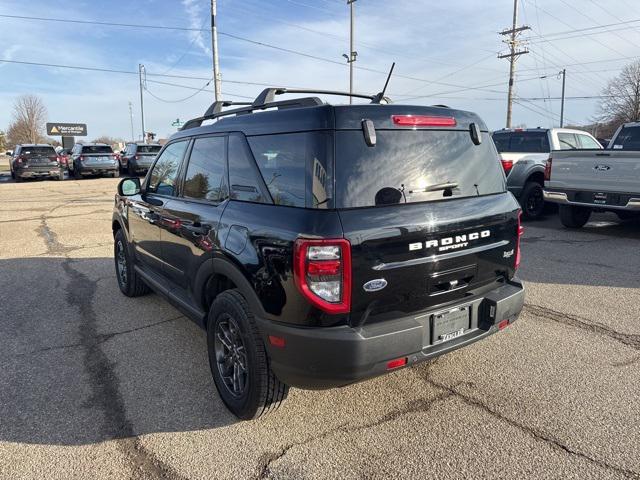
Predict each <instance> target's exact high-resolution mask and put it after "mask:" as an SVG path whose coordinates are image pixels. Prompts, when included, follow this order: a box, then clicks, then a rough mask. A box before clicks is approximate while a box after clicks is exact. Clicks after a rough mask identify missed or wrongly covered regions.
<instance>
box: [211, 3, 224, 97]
mask: <svg viewBox="0 0 640 480" xmlns="http://www.w3.org/2000/svg"><path fill="white" fill-rule="evenodd" d="M217 10H218V9H217V0H211V52H212V53H213V85H214V91H215V99H216V102H219V101H220V100H222V91H221V90H222V75H220V63H219V60H218V27H217V25H216V15H217Z"/></svg>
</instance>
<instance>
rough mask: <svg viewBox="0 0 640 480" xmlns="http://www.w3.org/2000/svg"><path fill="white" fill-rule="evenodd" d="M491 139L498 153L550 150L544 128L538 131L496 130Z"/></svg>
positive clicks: (542, 151)
mask: <svg viewBox="0 0 640 480" xmlns="http://www.w3.org/2000/svg"><path fill="white" fill-rule="evenodd" d="M493 141H494V142H495V144H496V148H497V149H498V152H500V153H503V152H507V153H548V152H550V151H551V147H550V146H549V138H548V136H547V131H546V130H542V131H540V132H496V133H494V134H493Z"/></svg>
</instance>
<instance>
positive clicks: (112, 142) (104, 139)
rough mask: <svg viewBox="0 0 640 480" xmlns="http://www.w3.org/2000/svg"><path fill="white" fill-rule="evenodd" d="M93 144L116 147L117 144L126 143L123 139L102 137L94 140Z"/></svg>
mask: <svg viewBox="0 0 640 480" xmlns="http://www.w3.org/2000/svg"><path fill="white" fill-rule="evenodd" d="M93 143H106V144H107V145H115V144H116V143H125V141H124V140H123V139H121V138H115V137H109V136H107V135H102V136H101V137H98V138H96V139H94V140H93Z"/></svg>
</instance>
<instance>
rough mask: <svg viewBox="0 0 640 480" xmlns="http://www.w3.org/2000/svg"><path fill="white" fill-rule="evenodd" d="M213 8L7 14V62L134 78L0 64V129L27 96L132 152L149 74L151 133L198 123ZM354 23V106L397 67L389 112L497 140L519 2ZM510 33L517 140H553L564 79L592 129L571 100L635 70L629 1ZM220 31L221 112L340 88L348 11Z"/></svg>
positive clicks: (27, 4)
mask: <svg viewBox="0 0 640 480" xmlns="http://www.w3.org/2000/svg"><path fill="white" fill-rule="evenodd" d="M53 5H55V6H53ZM480 5H482V6H480ZM209 6H210V0H136V1H131V0H129V1H126V0H110V1H100V0H95V1H82V0H57V1H56V2H51V1H50V0H44V1H42V0H1V1H0V60H13V61H23V62H35V63H48V64H57V65H69V66H82V67H92V68H101V69H110V70H119V71H124V72H133V73H115V72H96V71H86V70H74V69H66V68H60V67H42V66H34V65H22V64H12V63H3V62H1V61H0V130H1V129H5V128H6V126H8V124H9V122H10V121H11V115H12V113H11V112H12V106H13V103H14V101H15V99H16V97H17V96H19V95H22V94H36V95H38V96H40V97H41V98H42V100H43V101H44V103H45V105H46V107H47V109H48V117H49V121H52V122H80V123H86V124H87V127H88V139H92V138H96V137H98V136H102V135H108V136H113V137H120V138H123V139H127V140H128V139H130V138H131V137H132V132H131V117H130V114H129V102H131V104H132V112H133V136H134V137H135V138H139V137H140V132H141V116H140V92H139V81H138V76H137V73H135V72H137V71H138V65H139V64H143V65H144V66H145V70H146V72H147V75H146V88H145V89H144V91H143V96H144V114H145V121H146V129H147V131H152V132H155V133H157V134H158V136H159V137H167V136H169V135H170V134H171V133H173V132H175V130H176V127H174V126H172V125H171V123H172V122H173V121H174V120H176V119H178V118H179V119H180V120H183V121H184V120H187V119H189V118H193V117H196V116H199V115H202V113H204V111H205V110H206V109H207V107H208V106H209V104H210V103H211V102H212V101H213V99H214V95H213V84H212V83H210V84H209V85H207V82H208V80H210V79H211V77H212V66H211V63H212V62H211V36H210V32H209V31H208V30H207V29H208V28H209V25H210V17H209ZM355 12H356V17H355V18H356V22H355V50H356V51H357V52H358V56H357V61H356V63H355V64H354V65H355V67H356V69H355V73H354V76H355V80H354V83H355V86H354V90H355V91H357V92H364V93H377V92H378V91H380V90H381V88H382V86H383V84H384V81H385V73H384V72H386V71H388V69H389V68H390V66H391V63H392V62H396V68H395V71H394V76H393V77H392V79H391V82H390V84H389V88H388V96H389V97H391V99H392V100H393V101H394V102H395V103H401V104H420V105H431V104H445V105H449V106H451V107H454V108H459V109H463V110H471V111H475V112H476V113H478V114H479V115H480V116H481V117H482V118H483V119H484V120H485V121H486V122H487V124H488V125H489V128H491V129H498V128H502V127H504V125H505V117H506V103H507V101H506V91H507V81H508V69H509V65H508V61H507V60H505V59H499V58H497V56H498V54H499V53H505V52H506V51H507V47H506V45H504V44H503V43H502V40H503V39H504V38H503V37H501V36H500V35H499V34H498V32H500V31H502V30H504V29H506V28H510V26H511V21H512V13H513V1H512V0H492V1H491V2H478V1H477V0H449V1H447V2H440V1H438V2H436V1H431V0H357V1H356V3H355ZM2 15H13V16H26V17H42V18H49V19H52V18H53V19H67V20H80V21H99V22H108V23H126V24H136V25H147V26H149V25H151V26H169V27H175V28H178V29H176V30H171V29H152V28H140V27H135V28H134V27H122V26H105V25H91V24H82V23H62V22H52V21H42V20H33V19H24V18H9V17H3V16H2ZM633 20H637V22H634V21H633ZM621 22H627V23H621ZM518 23H519V24H524V25H528V26H530V27H531V30H528V31H526V32H524V33H523V35H522V39H527V42H526V46H527V48H528V49H529V50H530V53H529V54H526V55H522V56H521V57H519V59H518V61H517V65H516V72H517V77H516V79H517V80H516V95H517V103H516V104H515V105H514V113H513V124H514V125H526V126H528V127H537V126H541V127H550V126H558V125H559V115H560V101H559V97H560V93H561V87H562V82H561V79H560V78H559V76H558V72H559V71H560V70H562V69H563V68H566V70H567V77H566V95H567V97H568V99H567V101H566V104H565V123H572V124H587V123H590V122H591V121H592V120H593V118H594V117H595V116H596V114H597V112H598V99H597V98H572V97H593V96H597V95H600V94H601V92H602V88H603V87H604V86H605V85H606V83H607V81H608V80H609V79H611V78H613V77H614V76H615V75H616V74H617V73H618V72H619V71H620V69H621V68H622V67H624V65H626V64H628V63H630V62H632V61H634V60H637V59H638V58H640V56H639V55H640V53H638V52H639V51H640V50H639V49H640V3H638V2H637V0H607V1H606V2H605V1H604V0H521V1H520V9H519V22H518ZM607 25H609V26H607ZM603 26H607V27H603ZM180 28H184V29H183V30H180ZM188 29H195V30H188ZM198 29H203V31H199V30H198ZM218 29H219V32H220V36H219V48H220V70H221V75H222V94H223V98H225V99H228V100H238V101H243V100H244V101H247V100H249V99H252V98H255V97H256V96H257V95H258V93H259V92H260V90H261V89H262V88H264V87H265V86H266V85H271V86H289V87H309V88H321V89H335V90H348V89H349V69H348V66H347V63H346V61H345V59H344V58H343V57H342V55H343V54H344V53H348V51H349V9H348V6H347V3H346V0H273V1H264V0H218ZM576 30H577V31H576ZM263 44H268V45H271V46H266V45H263ZM274 47H276V48H274ZM292 51H295V52H297V53H294V52H292ZM314 57H317V58H314ZM183 77H184V78H183ZM540 77H546V78H540ZM168 84H171V85H168ZM253 84H260V85H253ZM201 89H202V90H201ZM187 97H191V98H187ZM328 100H331V101H332V102H336V103H342V102H344V101H345V99H344V98H335V97H334V98H330V99H328Z"/></svg>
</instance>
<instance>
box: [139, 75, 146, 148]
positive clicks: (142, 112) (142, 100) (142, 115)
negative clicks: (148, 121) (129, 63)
mask: <svg viewBox="0 0 640 480" xmlns="http://www.w3.org/2000/svg"><path fill="white" fill-rule="evenodd" d="M143 72H144V65H142V64H141V63H140V64H138V75H139V77H140V118H141V121H142V141H143V142H145V133H144V98H143V96H142V88H143V87H142V73H143Z"/></svg>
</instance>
